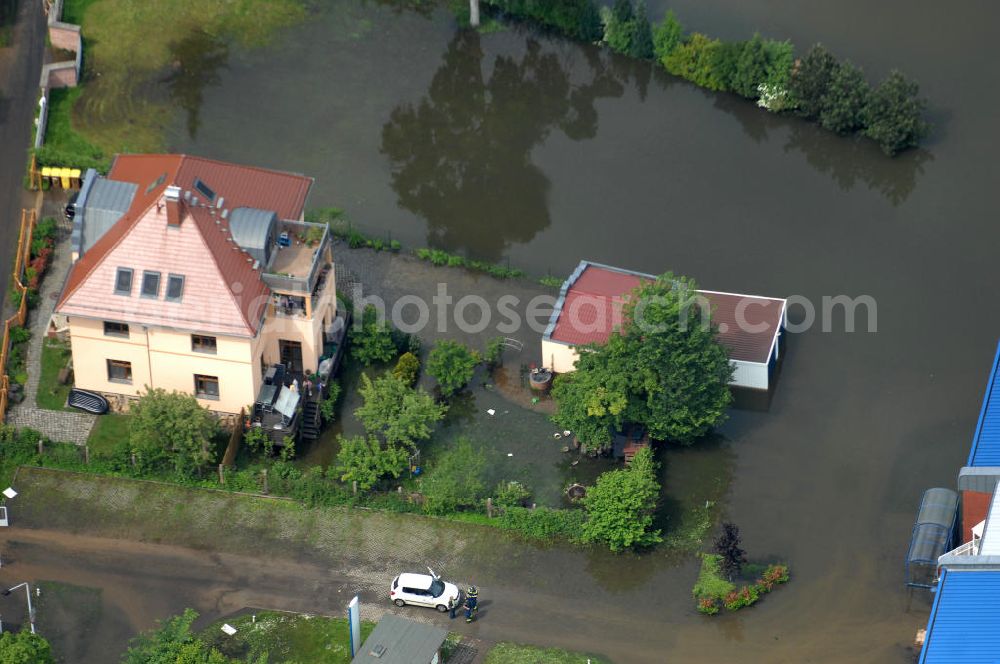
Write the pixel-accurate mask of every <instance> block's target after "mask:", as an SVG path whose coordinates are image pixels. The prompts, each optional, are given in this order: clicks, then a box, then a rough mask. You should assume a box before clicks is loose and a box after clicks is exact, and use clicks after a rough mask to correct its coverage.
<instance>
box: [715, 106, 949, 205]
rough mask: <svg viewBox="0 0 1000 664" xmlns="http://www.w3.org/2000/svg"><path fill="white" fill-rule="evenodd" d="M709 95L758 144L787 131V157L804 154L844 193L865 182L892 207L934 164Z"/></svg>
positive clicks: (927, 156) (926, 157) (923, 153)
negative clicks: (927, 166) (886, 152)
mask: <svg viewBox="0 0 1000 664" xmlns="http://www.w3.org/2000/svg"><path fill="white" fill-rule="evenodd" d="M706 94H711V95H713V97H714V101H715V107H716V108H718V109H720V110H723V111H726V112H727V113H730V114H731V115H733V116H734V117H736V118H737V119H738V120H739V121H740V124H741V125H742V126H743V131H744V133H746V135H747V136H749V137H750V138H752V139H753V140H754V142H756V143H760V142H761V141H765V140H767V139H768V138H769V132H770V131H774V130H778V129H781V128H787V129H788V130H789V132H790V135H789V137H788V141H787V142H786V143H785V145H784V150H785V152H801V153H802V154H803V156H804V157H805V158H806V163H808V164H809V165H810V166H812V167H813V168H814V169H816V170H817V171H819V172H820V173H823V174H825V175H829V176H830V177H831V178H832V179H833V181H834V182H836V183H837V186H838V187H840V189H841V190H843V191H848V190H850V189H852V188H854V186H855V185H856V184H857V183H859V182H861V183H863V184H864V185H865V186H867V187H868V188H869V189H871V190H873V191H877V192H879V193H880V194H882V195H883V196H885V197H886V198H887V199H888V200H889V202H890V203H892V204H893V205H894V206H895V205H899V204H900V203H902V202H904V201H905V200H906V199H907V198H908V197H909V195H910V194H911V193H912V192H913V190H914V188H915V187H916V186H917V178H918V177H919V176H921V175H923V172H924V164H925V163H927V162H929V161H931V160H933V159H934V157H933V155H932V154H931V153H930V152H928V151H927V150H923V149H916V150H908V151H906V152H904V153H902V154H900V155H898V156H896V157H892V158H890V157H886V156H885V155H884V154H883V153H882V152H881V151H880V150H879V149H878V146H877V145H875V143H874V142H872V141H869V140H866V139H862V138H845V137H843V136H838V135H836V134H834V133H832V132H829V131H825V130H823V129H821V128H820V127H817V126H816V125H813V124H810V123H808V122H805V121H804V120H800V119H798V118H794V117H790V116H787V115H776V114H774V113H768V112H766V111H763V110H761V109H759V108H756V107H755V106H753V104H751V103H750V102H748V101H747V100H745V99H743V98H741V97H737V96H736V95H732V94H725V93H706Z"/></svg>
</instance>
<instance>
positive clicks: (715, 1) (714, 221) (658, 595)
mask: <svg viewBox="0 0 1000 664" xmlns="http://www.w3.org/2000/svg"><path fill="white" fill-rule="evenodd" d="M666 4H667V2H666V1H665V0H653V1H652V2H651V3H650V5H651V13H652V15H653V16H654V17H655V18H658V17H659V16H660V15H661V13H662V11H663V10H664V9H665V7H666ZM670 5H671V6H672V7H673V8H674V9H675V10H676V11H677V13H678V16H679V17H680V19H681V20H682V21H683V22H684V23H685V24H687V25H689V26H692V27H695V28H697V29H701V30H704V31H706V32H709V33H711V34H714V35H718V36H721V37H725V38H738V37H747V36H749V35H751V34H752V33H753V32H754V31H755V30H759V31H761V32H762V33H764V34H765V35H766V36H772V37H779V38H786V37H787V38H790V39H792V40H793V41H794V42H795V44H796V45H797V46H798V47H799V49H800V51H801V50H803V49H804V48H805V47H807V46H808V45H809V44H810V43H812V42H815V41H822V42H823V43H824V44H825V45H826V46H827V47H829V48H830V49H831V50H832V51H833V52H835V53H836V54H838V55H839V56H841V57H843V58H848V59H850V60H852V61H853V62H855V63H856V64H858V65H860V66H862V67H863V68H864V69H865V71H866V72H867V73H868V74H869V76H870V77H873V78H878V77H881V76H883V75H884V74H885V73H886V72H888V71H889V70H890V69H892V68H894V67H899V68H901V69H903V70H904V71H905V72H906V73H908V74H909V75H911V76H912V77H914V78H915V79H917V80H918V81H919V82H920V83H921V85H922V90H923V92H924V94H925V95H926V96H927V98H928V99H929V100H930V106H929V110H928V115H929V117H930V119H931V120H932V121H933V123H934V133H933V134H932V136H931V137H930V139H929V140H928V141H927V142H926V144H925V146H924V148H923V149H921V150H917V151H911V152H908V153H906V154H904V155H902V156H900V157H898V158H896V159H891V160H890V159H887V158H885V157H884V156H882V155H881V153H879V151H878V150H877V148H876V147H875V146H874V145H872V144H870V143H868V142H864V141H855V140H850V139H842V138H838V137H836V136H833V135H831V134H829V133H826V132H823V131H821V130H819V129H818V128H816V127H815V126H812V125H808V124H805V123H803V122H801V121H798V120H796V119H794V118H785V117H777V116H774V115H769V114H766V113H764V112H763V111H760V110H758V109H757V108H756V107H755V106H754V105H752V104H750V103H748V102H745V101H742V100H739V99H736V98H734V97H732V96H730V95H726V94H715V93H710V92H705V91H703V90H700V89H697V88H695V87H693V86H691V85H689V84H687V83H685V82H683V81H680V80H677V79H675V78H672V77H670V76H668V75H666V74H665V73H663V72H662V71H659V70H655V69H654V68H653V67H652V66H650V65H646V64H643V63H634V62H628V61H625V60H623V59H620V58H617V57H612V56H610V55H609V54H607V53H604V52H601V51H599V50H597V49H595V48H593V47H590V46H581V45H577V44H573V43H568V42H566V41H563V40H561V39H557V38H551V37H546V36H544V35H541V34H538V33H535V32H532V31H529V30H521V29H509V30H506V31H503V32H499V33H495V34H489V35H475V34H468V33H465V32H461V31H458V30H457V28H456V25H455V23H454V20H453V19H452V18H451V17H450V16H449V14H448V13H447V12H444V11H441V10H431V11H428V12H426V13H423V14H421V13H417V12H413V11H408V10H395V9H393V8H392V7H389V6H385V5H380V4H373V3H369V4H362V3H357V2H348V1H347V0H342V1H337V2H331V3H326V4H324V5H323V8H322V9H318V10H316V11H315V12H314V14H313V15H312V16H311V17H310V19H309V20H308V21H307V22H305V23H303V24H302V25H299V26H297V27H294V28H292V29H290V30H288V31H286V32H285V33H283V34H281V35H279V36H278V38H277V39H276V40H275V42H274V43H273V45H272V46H270V47H268V48H266V49H262V50H256V51H241V50H238V49H235V48H230V49H228V50H226V49H220V48H218V47H213V48H209V49H206V51H207V53H208V54H209V57H211V58H214V59H215V60H214V61H215V63H216V64H215V66H213V67H211V68H210V69H211V71H210V72H205V74H204V77H203V78H201V79H199V80H203V81H204V82H205V83H206V84H205V85H203V86H202V87H199V88H198V89H196V90H193V91H192V90H190V89H188V88H185V87H184V86H183V85H181V84H180V83H175V85H176V86H179V87H178V92H177V93H176V94H177V95H178V100H179V102H178V103H179V106H178V114H177V115H178V118H177V123H176V127H175V128H174V130H173V131H172V133H171V136H170V141H169V142H170V144H171V146H172V147H173V148H175V149H177V150H184V151H190V152H196V153H200V154H204V155H207V156H212V157H217V158H222V159H231V160H234V161H239V162H245V163H251V164H261V165H267V166H272V167H277V168H283V169H289V170H294V171H299V172H304V173H308V174H310V175H312V176H315V178H316V185H315V187H314V189H313V193H312V196H311V199H310V204H311V205H316V206H318V205H336V206H338V207H342V208H344V209H346V210H347V212H348V214H349V215H350V217H351V218H352V219H353V220H355V221H356V222H357V223H358V224H359V225H361V226H362V227H363V228H364V230H366V231H368V232H369V233H372V234H384V235H391V237H392V238H395V239H400V240H402V241H403V242H404V243H407V244H409V245H411V246H413V245H433V246H436V247H441V248H445V249H448V250H450V251H456V252H461V253H465V254H468V255H470V256H474V257H477V258H484V259H489V260H495V261H507V260H509V261H510V262H511V264H513V265H516V266H519V267H522V268H525V269H527V270H529V271H531V272H533V273H535V274H539V275H541V274H545V273H547V272H551V273H552V274H558V275H563V274H565V273H566V272H567V271H569V270H570V269H571V268H572V267H573V266H574V265H575V264H576V263H577V261H579V260H580V259H581V258H587V259H591V260H596V261H601V262H605V263H610V264H614V265H620V266H623V267H629V268H634V269H639V270H645V271H650V272H658V271H664V270H667V269H670V270H673V271H675V272H678V273H682V274H687V275H691V276H692V277H694V278H695V279H696V280H697V281H698V282H699V284H701V285H702V286H703V287H705V288H709V289H719V290H732V291H737V292H749V293H762V294H767V295H776V296H788V295H793V294H794V295H801V296H804V297H805V298H807V299H808V300H809V301H810V302H813V303H814V304H815V306H816V307H817V309H819V308H820V302H821V298H822V297H823V296H832V295H837V294H846V295H849V296H852V297H853V296H859V295H862V294H864V295H870V296H871V297H873V298H874V299H875V301H876V302H877V305H878V316H877V330H878V331H877V332H876V333H868V332H865V331H861V332H855V333H846V332H844V331H843V323H842V321H841V318H840V317H836V316H835V317H834V320H833V321H832V323H833V325H832V327H833V331H831V332H823V331H822V330H821V328H820V326H819V325H816V326H814V327H813V329H810V330H808V331H806V332H803V333H799V334H794V335H791V336H790V338H789V343H788V349H787V355H786V357H785V361H784V366H783V368H782V373H781V378H780V382H779V384H778V386H777V390H776V392H775V394H774V395H773V397H772V399H771V400H770V406H769V408H768V409H766V410H764V411H761V410H734V411H733V413H732V416H731V418H730V420H729V421H728V422H727V423H726V424H725V426H724V427H723V428H722V430H721V432H720V434H721V436H722V437H723V438H724V439H725V441H727V442H726V444H725V445H723V446H720V448H719V449H720V450H721V451H720V452H719V454H725V455H730V456H731V457H732V458H731V459H730V460H729V461H727V463H731V472H732V478H733V479H732V482H731V488H730V492H729V495H728V497H727V499H726V506H725V510H726V512H727V514H728V517H729V518H731V519H732V520H734V521H735V522H736V523H738V524H739V525H740V526H741V528H742V531H743V534H744V542H745V546H746V548H747V549H748V550H749V551H750V554H751V557H759V558H767V557H774V558H781V559H784V560H787V561H789V563H790V564H791V567H792V570H793V575H794V580H793V582H792V583H791V584H789V586H788V587H786V588H783V589H782V590H781V591H780V592H779V593H777V594H775V595H773V596H770V597H768V598H767V600H766V602H764V603H763V604H762V605H761V606H759V607H758V608H755V609H753V610H751V611H745V612H742V613H740V614H737V615H735V616H726V617H722V618H720V619H716V620H708V619H701V618H700V617H698V616H696V615H694V614H693V612H692V609H691V602H690V598H689V595H688V593H689V588H690V584H691V583H692V582H693V579H694V574H695V571H694V567H693V565H691V564H690V563H689V564H687V565H684V566H681V567H676V566H673V565H672V564H671V562H670V561H666V560H664V559H661V558H659V557H657V556H656V555H655V554H654V555H650V556H646V557H642V558H639V559H638V560H635V561H632V562H630V564H627V565H622V564H619V563H616V562H615V561H614V559H608V558H605V557H602V556H596V557H594V558H593V560H590V561H589V562H587V563H583V562H581V559H582V556H579V555H573V554H569V553H567V554H566V556H564V557H563V558H561V559H560V558H558V557H549V558H548V560H551V561H552V562H551V565H552V566H553V569H552V570H546V569H538V570H537V571H536V573H537V574H545V573H547V572H548V571H552V572H553V573H556V571H557V570H556V569H555V568H556V566H558V567H560V568H561V571H562V572H563V573H565V571H566V570H567V569H571V570H572V572H573V574H572V575H569V576H570V578H573V579H578V581H577V582H578V583H579V584H580V585H581V587H582V588H583V587H586V586H587V585H588V584H593V583H597V584H598V586H600V587H601V588H602V589H606V590H607V591H608V592H609V593H611V594H612V595H613V593H614V592H616V590H617V591H620V592H625V591H634V590H635V589H636V588H638V587H646V588H648V589H649V591H648V599H646V600H642V601H640V602H639V605H638V606H636V607H635V609H636V610H644V611H651V610H655V611H660V612H662V615H663V622H664V629H663V632H662V634H659V635H650V639H655V640H657V642H658V643H660V644H662V647H663V653H664V661H677V662H691V661H705V662H722V661H736V660H738V661H744V662H897V661H898V662H903V661H906V658H907V656H908V652H907V647H908V645H909V644H910V642H911V640H912V638H913V635H914V632H915V631H916V629H917V628H919V627H921V626H922V625H923V623H924V622H925V620H926V616H927V608H928V601H927V598H926V596H925V595H923V594H910V593H908V592H906V591H905V589H904V587H903V564H902V560H903V556H904V554H905V551H906V547H907V544H908V539H909V534H910V528H911V525H912V519H913V517H914V513H915V510H916V506H917V503H918V501H919V498H920V495H921V492H922V491H923V490H924V489H926V488H928V487H931V486H949V487H950V486H954V481H955V476H956V473H957V470H958V467H959V466H961V465H962V463H963V460H964V459H965V455H966V451H967V449H968V444H969V440H970V437H971V434H972V429H973V426H974V422H975V418H976V414H977V412H978V406H979V401H980V398H981V394H982V389H983V381H984V378H985V376H986V374H987V364H988V362H989V360H990V358H991V357H992V353H993V350H994V347H995V343H996V339H997V336H998V331H1000V308H998V307H996V306H995V304H994V302H993V298H992V294H991V291H992V288H991V286H992V285H993V284H994V282H995V281H996V277H995V276H994V265H995V263H994V262H993V261H995V256H994V252H995V247H996V246H997V240H998V237H1000V229H998V226H997V223H996V219H995V204H994V195H995V189H996V183H997V174H996V168H995V166H994V158H995V151H996V149H997V147H998V146H997V131H996V129H995V115H996V113H995V109H996V108H997V104H998V101H1000V100H998V96H1000V86H997V85H996V83H997V82H998V79H997V73H996V72H997V69H996V64H995V58H994V57H991V56H989V55H988V54H987V48H986V45H987V44H989V43H991V40H992V37H993V32H994V31H995V29H994V27H993V26H995V25H996V22H997V20H998V19H1000V8H998V6H997V5H995V4H992V3H986V2H966V3H959V4H956V5H949V6H948V9H947V11H942V6H941V5H940V4H939V3H936V4H932V3H930V2H928V1H927V0H917V2H903V1H902V0H889V1H887V2H883V3H878V4H872V3H862V2H860V1H858V0H849V1H848V2H841V3H829V2H818V1H816V0H808V1H799V2H791V1H790V0H784V1H780V2H779V1H773V0H748V1H747V2H743V3H738V4H733V3H728V2H722V0H699V1H697V2H696V1H695V0H679V1H678V2H672V1H671V2H670ZM188 46H190V45H188ZM189 57H191V56H189ZM195 111H196V112H195ZM803 315H804V314H803V309H802V307H801V306H799V307H796V308H794V309H793V311H792V312H791V318H792V320H793V321H801V320H802V318H803ZM860 329H862V330H864V329H866V326H865V325H864V324H863V321H862V325H861V326H860ZM838 330H839V331H838ZM668 477H669V473H668ZM681 479H683V478H679V479H678V481H680V480H681ZM629 596H630V597H632V596H633V595H629ZM629 601H635V600H631V599H630V600H629ZM620 655H621V656H620V661H629V659H628V656H627V653H625V654H620Z"/></svg>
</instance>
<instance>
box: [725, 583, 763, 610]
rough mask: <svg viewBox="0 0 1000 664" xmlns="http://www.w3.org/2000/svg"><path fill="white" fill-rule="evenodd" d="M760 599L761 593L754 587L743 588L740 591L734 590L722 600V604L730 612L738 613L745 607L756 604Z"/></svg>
mask: <svg viewBox="0 0 1000 664" xmlns="http://www.w3.org/2000/svg"><path fill="white" fill-rule="evenodd" d="M758 599H760V593H759V592H757V589H756V588H754V587H753V586H743V587H742V588H740V589H739V590H734V591H732V592H731V593H729V594H728V595H726V597H725V599H723V600H722V604H723V606H725V607H726V608H727V609H729V610H730V611H736V610H738V609H742V608H743V607H745V606H751V605H752V604H755V603H756V602H757V600H758Z"/></svg>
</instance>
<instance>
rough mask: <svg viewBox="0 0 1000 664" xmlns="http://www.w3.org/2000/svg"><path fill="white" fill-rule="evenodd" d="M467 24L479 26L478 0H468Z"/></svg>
mask: <svg viewBox="0 0 1000 664" xmlns="http://www.w3.org/2000/svg"><path fill="white" fill-rule="evenodd" d="M469 25H471V26H472V27H474V28H478V27H479V0H469Z"/></svg>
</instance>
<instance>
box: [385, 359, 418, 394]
mask: <svg viewBox="0 0 1000 664" xmlns="http://www.w3.org/2000/svg"><path fill="white" fill-rule="evenodd" d="M419 374H420V359H419V358H418V357H417V356H416V355H414V354H413V353H410V352H406V353H403V354H402V355H400V356H399V361H397V362H396V366H395V367H393V369H392V375H393V376H395V377H396V378H397V379H399V380H400V381H402V382H403V383H404V384H405V385H407V386H408V387H413V385H414V384H415V383H416V382H417V377H418V376H419Z"/></svg>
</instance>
